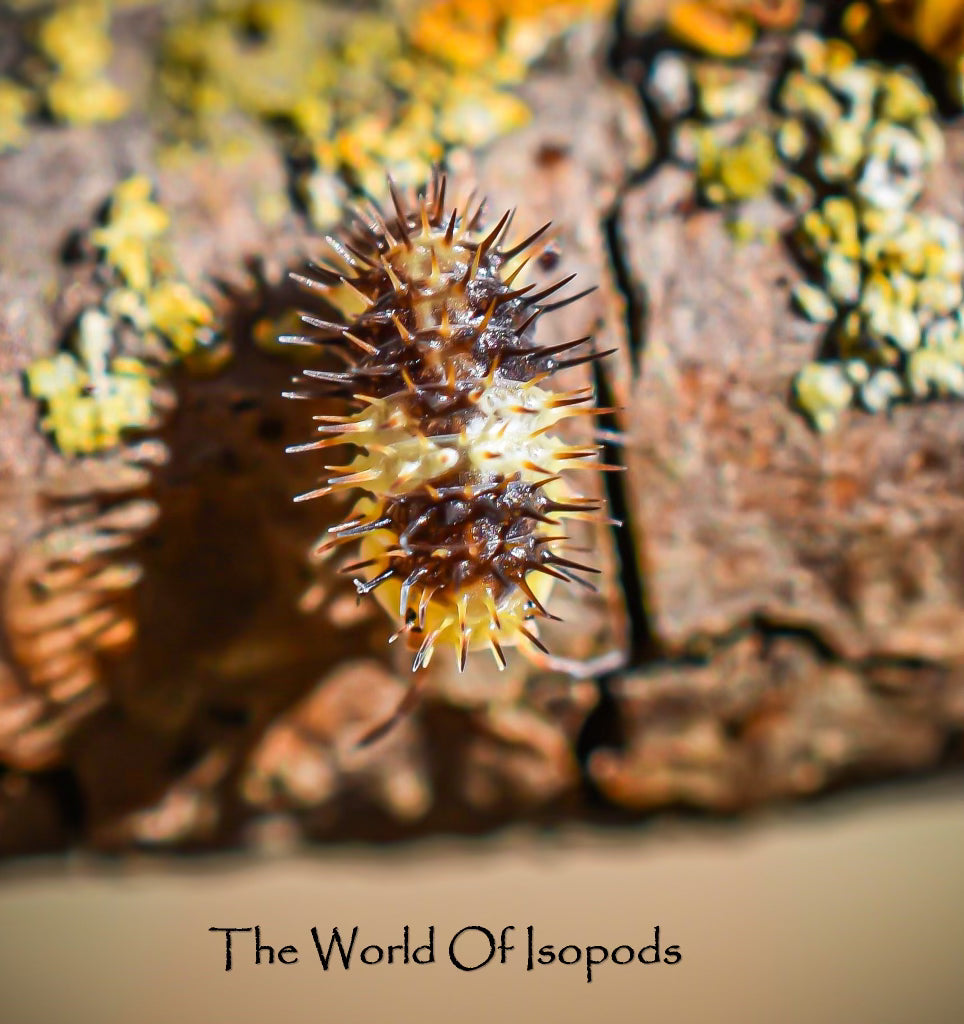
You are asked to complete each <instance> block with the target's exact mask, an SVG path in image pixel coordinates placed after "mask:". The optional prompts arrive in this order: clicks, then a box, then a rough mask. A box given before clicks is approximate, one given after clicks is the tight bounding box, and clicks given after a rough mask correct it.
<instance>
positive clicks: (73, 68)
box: [37, 0, 128, 124]
mask: <svg viewBox="0 0 964 1024" xmlns="http://www.w3.org/2000/svg"><path fill="white" fill-rule="evenodd" d="M110 7H111V5H110V4H109V3H107V2H106V0H80V2H77V3H69V4H67V5H65V6H63V7H61V8H60V9H59V10H56V11H54V12H53V13H52V14H51V15H49V17H47V18H46V19H45V20H44V21H42V22H41V23H40V26H39V29H38V32H37V45H38V48H39V49H40V52H41V53H42V54H43V55H44V57H45V58H46V59H47V60H48V61H49V63H50V64H51V66H52V68H53V73H52V74H51V75H50V76H48V77H47V79H46V81H45V84H44V97H45V100H46V103H47V107H48V109H49V110H50V113H51V114H52V115H53V117H54V118H56V119H57V120H59V121H66V122H69V123H71V124H94V123H97V122H100V121H114V120H116V119H117V118H118V117H120V116H121V115H122V114H123V113H124V112H125V111H126V110H127V107H128V98H127V96H126V94H125V93H124V92H123V90H122V89H120V88H119V87H118V86H117V85H115V84H114V83H113V82H111V80H110V79H109V77H108V75H107V71H108V65H109V63H110V59H111V52H112V45H111V39H110Z"/></svg>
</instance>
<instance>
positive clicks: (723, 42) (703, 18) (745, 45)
mask: <svg viewBox="0 0 964 1024" xmlns="http://www.w3.org/2000/svg"><path fill="white" fill-rule="evenodd" d="M802 8H803V5H802V3H801V0H676V2H674V3H673V4H671V6H670V9H669V11H668V13H667V16H666V25H667V28H668V29H669V31H670V32H671V33H672V34H673V35H675V36H676V37H677V38H678V39H679V40H680V41H681V42H684V43H687V44H688V45H690V46H692V47H694V48H695V49H697V50H702V51H703V52H705V53H711V54H714V55H715V56H717V57H741V56H743V55H744V54H745V53H748V52H749V50H750V48H751V47H752V46H753V44H754V42H755V41H756V37H757V33H758V31H759V30H760V29H788V28H792V27H793V26H794V25H795V24H796V23H797V21H798V20H799V18H800V12H801V10H802Z"/></svg>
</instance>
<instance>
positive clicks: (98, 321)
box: [27, 309, 153, 455]
mask: <svg viewBox="0 0 964 1024" xmlns="http://www.w3.org/2000/svg"><path fill="white" fill-rule="evenodd" d="M115 350H116V343H115V340H114V336H113V329H112V324H111V322H110V319H109V318H108V317H107V315H106V314H105V313H103V312H102V311H100V310H97V309H88V310H87V311H86V312H85V313H84V314H83V315H82V316H81V318H80V321H79V323H78V326H77V331H76V334H75V336H74V338H73V345H72V351H70V352H60V353H58V354H57V355H56V356H53V357H52V358H50V359H40V360H38V361H37V362H35V363H34V364H33V365H32V366H31V367H30V368H29V369H28V370H27V385H28V388H29V390H30V394H31V395H33V396H34V397H35V398H38V399H41V400H42V401H43V402H44V403H45V404H46V413H45V415H44V417H43V419H42V420H41V426H42V427H43V429H44V430H46V431H48V432H49V433H51V434H52V435H53V437H54V440H55V441H56V443H57V447H58V448H59V449H60V450H61V451H62V452H64V453H65V454H67V455H79V454H90V453H92V452H97V451H102V450H104V449H106V448H112V447H114V446H116V445H117V444H119V443H120V441H121V439H122V437H123V434H124V432H125V431H127V430H132V429H144V428H146V427H148V426H149V425H150V423H151V421H152V419H153V407H152V402H151V392H152V390H153V384H152V381H151V376H150V374H149V372H148V369H147V367H146V366H145V365H144V364H143V363H141V362H140V361H138V360H137V359H132V358H130V357H124V356H120V355H115V354H114V352H115Z"/></svg>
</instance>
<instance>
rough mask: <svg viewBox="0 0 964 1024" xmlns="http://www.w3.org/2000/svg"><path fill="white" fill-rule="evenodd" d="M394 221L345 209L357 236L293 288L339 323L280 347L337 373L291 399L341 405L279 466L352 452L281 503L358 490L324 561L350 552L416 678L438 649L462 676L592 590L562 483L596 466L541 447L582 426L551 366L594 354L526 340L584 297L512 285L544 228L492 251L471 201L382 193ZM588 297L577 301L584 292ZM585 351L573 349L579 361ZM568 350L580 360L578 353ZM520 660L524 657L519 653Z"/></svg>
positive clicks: (495, 244) (535, 637) (494, 244)
mask: <svg viewBox="0 0 964 1024" xmlns="http://www.w3.org/2000/svg"><path fill="white" fill-rule="evenodd" d="M389 191H390V194H391V198H392V203H393V206H394V210H393V212H392V213H391V214H390V215H386V214H385V212H384V211H383V210H382V209H380V208H379V207H378V205H377V204H375V203H369V204H367V205H366V207H365V208H364V209H356V210H354V211H353V216H354V219H355V221H356V222H357V227H356V228H354V229H352V230H349V231H347V232H345V233H344V234H343V235H342V236H341V237H340V238H332V237H329V238H328V239H327V242H328V245H329V247H330V249H331V251H332V254H333V255H332V257H331V259H330V261H329V263H328V265H327V266H318V265H313V266H312V269H311V271H310V272H309V274H308V275H307V276H301V275H295V276H296V279H297V280H298V282H299V283H300V284H301V285H302V286H304V287H305V288H307V289H310V290H312V291H315V292H318V293H320V294H321V295H322V296H323V298H324V299H325V300H326V301H327V302H328V303H329V304H330V305H331V306H333V307H334V308H335V309H336V310H337V311H338V313H339V321H338V322H332V321H329V320H323V319H319V318H318V317H315V316H311V315H307V314H305V315H303V316H302V319H303V320H304V322H305V323H306V324H308V325H309V326H310V327H312V328H313V329H315V330H316V331H318V332H319V337H316V338H311V337H286V338H284V339H282V340H284V341H288V342H293V343H300V344H311V345H314V344H317V343H318V342H319V340H320V339H324V338H328V339H329V341H327V342H324V343H325V344H334V345H336V346H337V348H338V350H339V352H340V354H341V355H342V356H343V358H344V361H345V363H346V364H347V365H346V367H345V368H344V369H343V370H340V371H329V370H315V369H308V370H305V371H304V377H305V378H307V380H308V381H312V382H315V383H316V385H317V387H316V389H315V390H313V391H303V392H293V393H290V397H292V398H306V399H313V398H319V397H324V398H326V399H336V400H337V399H341V400H344V401H345V402H347V403H351V405H352V407H353V408H352V411H349V412H347V413H346V414H344V415H317V416H315V417H314V419H315V420H316V421H317V423H318V427H317V430H318V433H319V434H321V435H322V436H321V437H320V438H318V439H317V440H313V441H309V442H307V443H306V444H300V445H295V446H293V447H291V448H289V449H288V451H289V452H308V451H319V450H324V449H327V448H331V447H335V446H337V445H343V444H349V443H350V444H352V445H355V446H356V447H357V449H358V450H359V451H358V454H356V455H355V457H354V458H353V459H352V461H351V462H350V463H348V464H347V465H345V466H343V467H340V468H339V467H335V466H326V467H325V469H326V471H328V472H330V473H332V474H333V475H332V476H330V477H329V478H327V479H324V480H323V481H321V486H319V487H318V488H317V489H315V490H312V491H309V492H308V493H306V494H301V495H299V496H298V498H297V499H296V500H299V501H301V500H306V499H310V498H315V497H321V496H324V495H328V494H332V493H335V492H340V491H345V490H348V489H351V488H361V489H363V490H364V491H366V492H368V496H366V497H362V498H360V499H359V501H358V502H357V504H356V505H355V507H354V509H353V511H352V513H351V514H350V515H349V517H348V518H347V520H346V521H345V522H343V523H341V524H340V525H337V526H333V527H331V528H330V529H329V530H328V537H327V539H324V540H323V541H321V542H320V544H319V548H318V551H319V552H320V553H323V552H325V551H330V550H333V549H335V548H338V547H340V546H341V545H344V544H349V543H356V542H360V556H361V557H360V558H359V560H357V561H356V562H354V563H353V564H352V565H349V566H347V567H346V571H350V572H353V573H357V572H361V571H362V570H365V576H364V577H357V578H356V579H355V585H356V588H357V590H358V593H359V595H363V594H368V593H371V592H374V593H375V594H376V596H377V597H378V599H379V600H380V601H381V603H382V604H383V605H384V607H385V608H386V609H387V610H388V611H389V612H390V614H392V615H393V616H397V617H398V619H399V621H400V623H401V625H400V628H399V629H398V631H397V632H396V633H395V635H394V636H393V637H392V638H391V639H392V640H396V639H398V638H399V637H402V638H404V639H405V641H406V643H407V646H408V647H409V649H411V650H413V651H415V657H414V663H413V670H414V669H418V668H419V667H422V666H426V665H428V663H429V660H430V659H431V657H432V654H433V652H434V650H435V649H436V648H437V647H439V646H445V645H448V646H452V647H454V648H455V650H456V652H457V657H458V663H459V668H460V669H461V668H464V666H465V660H466V656H467V653H468V651H469V650H472V649H477V648H483V647H488V648H489V649H490V650H491V652H492V654H493V656H494V657H495V659H496V662H497V664H498V665H499V667H500V668H504V667H505V664H506V660H505V654H504V648H505V647H506V646H511V645H515V644H517V643H520V642H521V643H522V644H523V645H528V647H529V648H530V649H531V648H534V649H536V650H538V651H541V652H545V651H546V648H545V646H544V645H543V643H542V641H541V640H540V639H539V634H538V626H537V620H538V619H540V618H547V619H552V618H555V616H554V615H552V614H551V613H550V612H549V610H548V608H547V606H546V605H547V600H548V596H549V592H550V590H551V588H552V586H553V584H554V583H555V581H556V580H567V581H575V582H578V583H581V584H583V585H586V586H590V584H588V581H586V580H585V579H583V578H582V576H581V575H580V574H581V573H585V572H588V573H594V572H597V571H598V570H597V569H595V568H593V567H592V566H588V565H584V564H581V563H580V562H578V561H575V560H573V559H571V558H569V557H567V555H568V554H569V553H571V552H568V550H567V541H568V539H569V538H568V537H567V536H566V535H565V533H564V531H563V529H562V527H563V521H564V520H565V519H567V518H569V519H572V518H583V519H585V518H598V512H599V507H600V506H599V503H598V502H597V501H595V500H594V499H590V498H584V497H581V496H579V495H578V494H577V493H575V492H574V491H573V490H572V488H571V486H570V484H569V483H568V482H567V481H566V480H565V479H564V477H563V475H562V474H563V473H564V472H566V471H568V470H572V469H590V468H595V469H607V468H613V467H606V466H601V465H599V463H598V462H597V461H596V455H597V450H598V448H597V446H596V445H578V444H577V445H574V444H570V443H567V442H566V441H564V440H562V439H561V438H559V437H557V436H556V435H555V433H554V430H555V428H556V427H557V426H558V424H559V423H560V422H561V421H562V420H564V419H566V418H568V417H571V416H575V415H578V414H587V415H597V414H599V413H601V412H604V411H606V410H600V409H598V408H595V407H594V397H593V393H592V389H590V388H587V389H583V390H579V391H567V392H553V391H550V390H547V389H546V388H545V387H543V385H544V384H545V383H546V381H547V380H548V379H549V378H550V377H551V376H552V374H553V373H555V372H556V371H557V370H561V369H563V368H565V367H569V366H573V365H576V364H579V363H583V362H589V361H591V360H595V359H598V358H601V357H602V356H603V355H605V354H606V353H602V352H596V351H595V350H594V349H593V348H592V347H591V341H592V339H591V338H589V337H584V338H576V339H573V340H572V341H567V342H564V343H562V344H557V345H554V346H552V347H540V346H539V345H538V344H536V342H535V340H534V327H535V323H536V321H537V319H538V318H539V317H540V316H541V315H542V314H543V313H546V312H550V311H552V310H554V309H558V308H560V307H563V306H566V305H568V304H569V303H571V302H574V301H575V300H576V299H578V298H581V297H582V296H583V295H585V294H588V292H581V293H579V294H578V295H573V296H571V297H569V298H566V299H562V300H557V301H553V302H547V300H548V299H549V298H550V296H552V295H553V293H555V292H557V291H558V290H559V289H560V288H562V287H563V286H564V285H566V284H568V283H569V281H571V280H572V278H571V277H567V278H565V279H563V280H561V281H558V282H556V283H554V284H552V285H550V286H549V287H546V288H542V289H540V290H536V285H535V284H529V285H527V286H524V287H515V282H516V280H517V279H518V277H519V275H520V273H521V271H522V270H523V268H524V267H525V266H526V264H527V263H529V261H530V260H531V258H532V256H533V255H534V254H535V252H536V251H537V249H536V246H537V244H538V243H539V240H540V239H541V238H542V236H543V235H544V233H545V231H546V229H547V228H548V227H549V225H548V224H547V225H545V226H544V227H543V228H541V229H539V230H538V231H536V232H535V233H533V234H531V235H530V236H529V237H528V238H525V239H524V240H522V241H520V242H518V243H517V244H515V245H506V243H505V236H506V234H507V232H508V230H509V228H510V225H511V220H512V214H511V213H506V214H504V215H503V216H502V217H501V218H500V220H499V221H498V223H497V224H495V226H494V227H493V228H492V229H491V230H490V231H489V232H488V233H483V229H482V226H481V220H482V209H483V205H484V201H483V202H480V203H478V205H477V206H476V205H475V203H474V201H473V199H472V198H471V197H470V199H469V201H468V202H467V203H466V204H465V205H459V204H455V205H453V206H452V207H451V208H450V207H448V206H447V205H446V179H445V177H444V176H443V175H441V174H439V173H436V174H435V175H434V176H433V182H432V185H431V187H430V188H429V189H428V190H427V193H424V194H419V195H417V196H416V197H415V201H414V204H412V203H410V202H407V201H406V200H405V199H403V197H402V196H401V195H400V194H399V192H398V190H397V189H396V188H395V187H394V186H393V185H392V184H391V182H389ZM588 291H592V289H589V290H588ZM587 347H588V350H587ZM580 350H582V351H580ZM523 649H526V648H525V646H524V648H523Z"/></svg>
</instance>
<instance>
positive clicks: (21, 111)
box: [0, 78, 34, 153]
mask: <svg viewBox="0 0 964 1024" xmlns="http://www.w3.org/2000/svg"><path fill="white" fill-rule="evenodd" d="M33 106H34V104H33V97H32V94H31V93H30V91H29V90H28V89H24V88H23V86H20V85H17V83H16V82H12V81H10V79H8V78H0V153H5V152H6V151H7V150H11V149H19V148H20V147H21V146H22V145H23V144H24V142H25V141H26V138H27V125H26V120H27V117H28V116H29V114H30V112H31V111H32V110H33Z"/></svg>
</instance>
